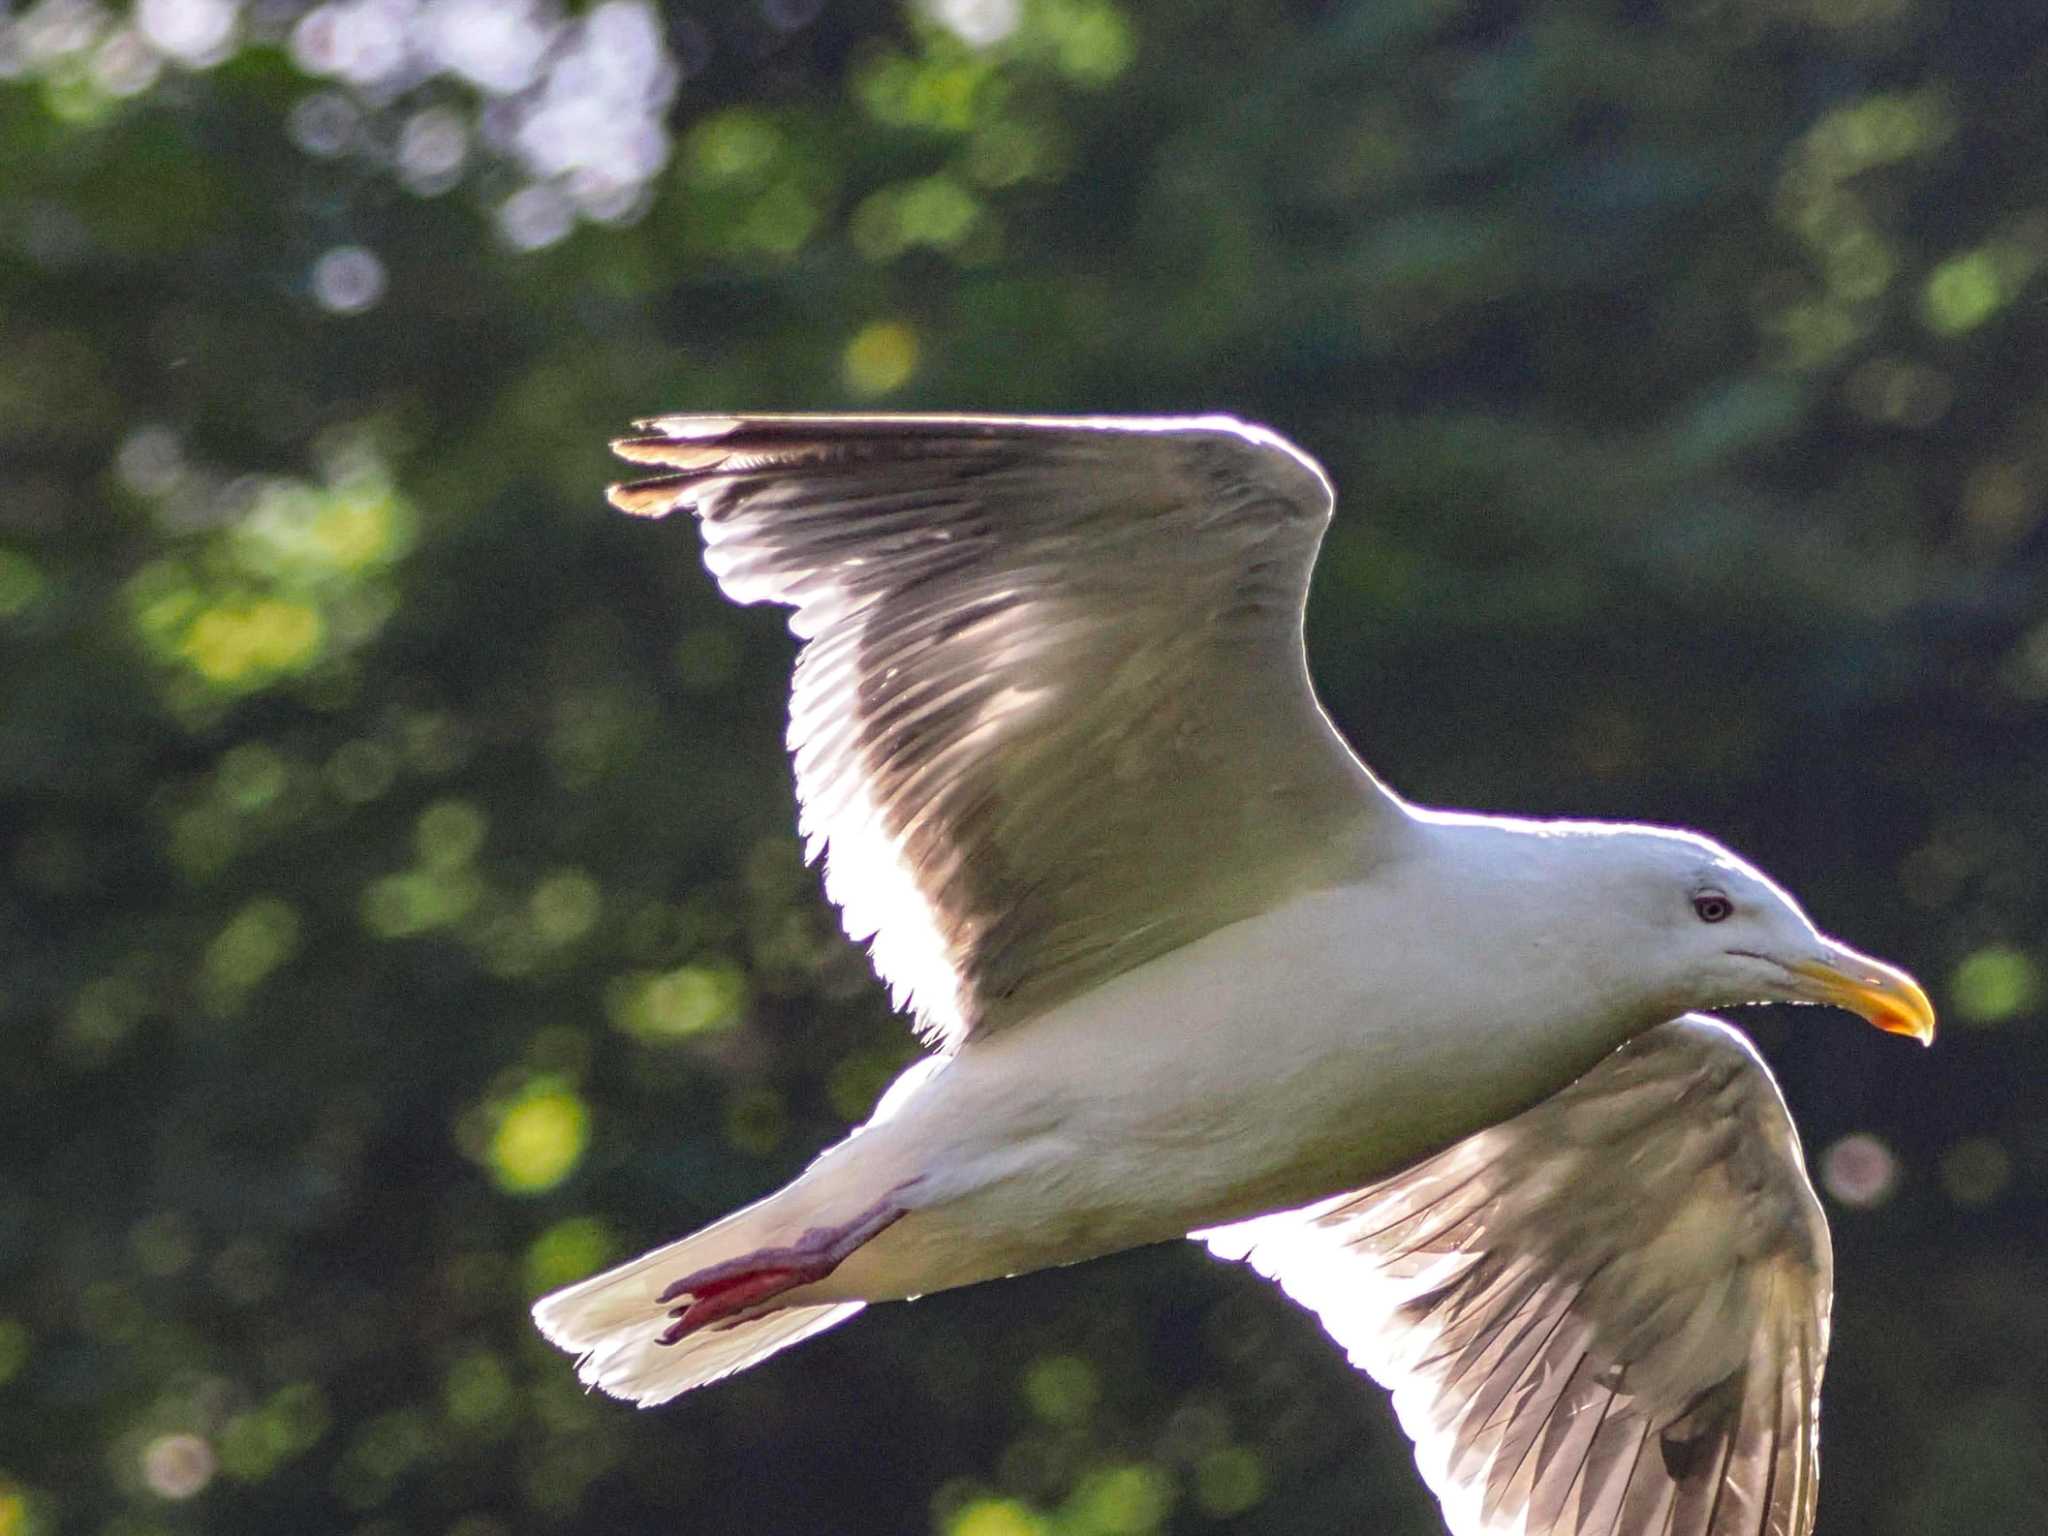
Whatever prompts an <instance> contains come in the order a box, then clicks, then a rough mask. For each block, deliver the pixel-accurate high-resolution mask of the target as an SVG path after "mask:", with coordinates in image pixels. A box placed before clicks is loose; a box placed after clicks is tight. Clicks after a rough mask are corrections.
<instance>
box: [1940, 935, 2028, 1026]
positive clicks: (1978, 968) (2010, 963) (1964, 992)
mask: <svg viewBox="0 0 2048 1536" xmlns="http://www.w3.org/2000/svg"><path fill="white" fill-rule="evenodd" d="M1949 991H1950V993H1951V994H1952V995H1953V997H1954V999H1955V1011H1956V1017H1957V1018H1959V1019H1961V1020H1962V1021H1963V1022H1964V1023H1966V1024H1978V1025H1997V1024H2004V1023H2006V1022H2007V1021H2009V1020H2011V1019H2014V1018H2017V1017H2019V1016H2020V1015H2021V1014H2024V1013H2028V1012H2031V1011H2032V1010H2033V1008H2034V1007H2035V1005H2036V1004H2038V1003H2039V1002H2040V999H2041V971H2040V967H2039V966H2037V965H2036V964H2035V963H2034V960H2033V957H2032V956H2031V955H2028V954H2026V953H2025V952H2024V951H2022V950H2018V949H2014V948H2012V947H2010V946H2008V945H2004V944H1993V945H1989V946H1987V947H1986V948H1983V949H1980V950H1977V951H1976V952H1975V953H1973V954H1971V955H1968V956H1966V957H1965V958H1964V960H1963V962H1962V964H1960V965H1958V966H1957V967H1956V970H1955V975H1954V976H1953V977H1952V978H1951V979H1950V982H1949Z"/></svg>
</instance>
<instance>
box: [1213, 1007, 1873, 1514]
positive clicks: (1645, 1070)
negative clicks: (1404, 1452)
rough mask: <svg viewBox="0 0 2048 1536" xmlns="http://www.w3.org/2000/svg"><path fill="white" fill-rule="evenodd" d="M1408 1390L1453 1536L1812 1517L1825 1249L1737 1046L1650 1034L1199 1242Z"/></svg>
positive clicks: (1786, 1145) (1755, 1074)
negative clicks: (1339, 1190)
mask: <svg viewBox="0 0 2048 1536" xmlns="http://www.w3.org/2000/svg"><path fill="white" fill-rule="evenodd" d="M1196 1236H1197V1237H1199V1238H1201V1239H1202V1240H1204V1241H1206V1242H1207V1243H1208V1245H1209V1247H1210V1249H1211V1250H1212V1251H1213V1252H1215V1253H1216V1254H1218V1255H1219V1256H1221V1257H1224V1258H1231V1259H1245V1260H1248V1261H1249V1262H1250V1263H1251V1265H1252V1266H1253V1267H1254V1268H1255V1269H1257V1270H1259V1271H1260V1272H1261V1273H1262V1274H1265V1275H1267V1276H1268V1277H1270V1278H1272V1279H1274V1280H1277V1281H1278V1282H1279V1283H1280V1285H1281V1286H1282V1287H1283V1288H1284V1289H1285V1290H1286V1291H1287V1293H1288V1294H1289V1295H1290V1296H1292V1297H1293V1298H1294V1299H1295V1300H1296V1301H1299V1302H1301V1303H1302V1304H1303V1305H1304V1306H1307V1307H1309V1308H1311V1309H1312V1310H1314V1311H1315V1312H1316V1313H1317V1314H1318V1315H1319V1316H1320V1317H1321V1319H1322V1322H1323V1325H1324V1327H1325V1328H1327V1329H1328V1330H1329V1332H1330V1334H1331V1336H1332V1337H1333V1338H1335V1339H1336V1340H1337V1342H1338V1343H1340V1344H1342V1345H1343V1346H1344V1347H1345V1349H1346V1350H1347V1351H1348V1352H1349V1354H1350V1357H1351V1360H1352V1362H1353V1363H1354V1364H1356V1365H1359V1366H1362V1367H1363V1368H1364V1369H1366V1370H1368V1371H1370V1372H1371V1373H1372V1374H1373V1375H1374V1376H1375V1377H1377V1378H1378V1379H1379V1380H1380V1381H1381V1382H1382V1383H1384V1384H1385V1385H1387V1386H1388V1387H1390V1388H1392V1389H1393V1394H1394V1407H1395V1410H1396V1411H1397V1413H1398V1414H1399V1416H1400V1419H1401V1424H1402V1427H1403V1428H1404V1429H1406V1430H1407V1432H1408V1434H1409V1435H1410V1437H1411V1438H1413V1440H1414V1441H1415V1455H1416V1461H1417V1463H1418V1465H1419V1466H1420V1467H1421V1469H1422V1473H1423V1476H1424V1477H1425V1478H1426V1479H1427V1480H1428V1482H1429V1485H1430V1487H1431V1489H1432V1490H1433V1491H1434V1492H1435V1493H1436V1495H1437V1497H1438V1498H1439V1499H1440V1500H1441V1501H1442V1504H1443V1510H1444V1518H1445V1521H1446V1523H1447V1524H1448V1525H1449V1526H1450V1529H1451V1530H1452V1532H1454V1533H1455V1536H1507V1533H1510V1532H1512V1533H1514V1536H1807V1533H1808V1532H1809V1531H1810V1530H1811V1529H1812V1526H1813V1513H1814V1500H1815V1495H1816V1491H1817V1486H1818V1479H1819V1445H1818V1439H1817V1415H1818V1412H1819V1404H1820V1379H1821V1368H1822V1365H1823V1363H1824V1362H1825V1360H1826V1356H1827V1345H1828V1311H1829V1305H1830V1301H1831V1298H1832V1295H1833V1259H1832V1255H1831V1249H1830V1246H1829V1240H1828V1231H1827V1223H1826V1220H1825V1218H1824V1217H1823V1216H1822V1214H1821V1209H1820V1204H1819V1202H1818V1200H1816V1198H1815V1197H1814V1193H1813V1187H1812V1185H1811V1184H1810V1183H1809V1182H1808V1181H1807V1177H1806V1171H1805V1166H1804V1162H1803V1160H1802V1158H1801V1155H1800V1150H1799V1139H1798V1136H1797V1134H1796V1132H1795V1131H1794V1130H1793V1127H1792V1121H1791V1118H1790V1116H1789V1115H1788V1114H1787V1112H1786V1110H1785V1105H1784V1101H1783V1100H1782V1099H1781V1098H1780V1097H1779V1095H1778V1090H1777V1085H1776V1084H1775V1083H1774V1082H1773V1081H1772V1080H1771V1076H1770V1073H1769V1071H1768V1069H1766V1068H1765V1066H1764V1064H1763V1062H1762V1060H1761V1059H1760V1058H1759V1057H1758V1056H1757V1054H1756V1052H1755V1050H1754V1049H1753V1048H1752V1047H1751V1046H1750V1044H1749V1042H1748V1041H1747V1040H1745V1039H1744V1038H1743V1037H1742V1036H1741V1035H1739V1034H1737V1033H1736V1032H1735V1031H1734V1030H1732V1029H1730V1028H1728V1027H1727V1026H1726V1025H1724V1024H1721V1023H1719V1022H1717V1021H1715V1020H1711V1019H1706V1018H1701V1017H1696V1016H1688V1017H1686V1018H1683V1019H1678V1020H1674V1021H1673V1022H1671V1023H1669V1024H1665V1025H1661V1026H1659V1027H1658V1028H1656V1029H1654V1030H1651V1031H1650V1032H1649V1033H1647V1034H1645V1035H1642V1036H1640V1037H1638V1038H1637V1039H1636V1040H1634V1041H1632V1042H1631V1043H1629V1044H1628V1045H1625V1046H1623V1047H1622V1048H1621V1049H1620V1050H1618V1051H1616V1052H1615V1053H1614V1054H1613V1055H1611V1056H1609V1057H1608V1058H1607V1059H1606V1060H1604V1061H1603V1062H1601V1063H1600V1065H1598V1066H1596V1067H1595V1068H1593V1070H1592V1071H1590V1072H1588V1073H1587V1074H1586V1075H1585V1076H1584V1077H1582V1078H1580V1079H1579V1080H1578V1081H1577V1082H1576V1083H1574V1084H1572V1086H1570V1087H1569V1088H1566V1089H1565V1090H1564V1091H1563V1092H1561V1093H1559V1094H1557V1095H1555V1096H1554V1097H1552V1098H1550V1099H1548V1100H1545V1101H1544V1102H1543V1103H1541V1104H1538V1105H1537V1106H1536V1107H1534V1108H1533V1109H1530V1110H1527V1111H1525V1112H1524V1113H1522V1114H1521V1115H1518V1116H1516V1117H1515V1118H1514V1119H1512V1120H1509V1121H1507V1122H1505V1123H1504V1124H1502V1125H1499V1126H1496V1127H1494V1128H1492V1129H1490V1130H1486V1131H1481V1132H1480V1133H1478V1134H1477V1135H1475V1136H1471V1137H1468V1138H1467V1139H1466V1140H1464V1141H1462V1142H1459V1143H1457V1144H1456V1145H1454V1146H1452V1147H1450V1148H1449V1149H1447V1150H1446V1151H1444V1152H1442V1153H1440V1154H1438V1155H1437V1156H1435V1157H1432V1158H1430V1159H1428V1160H1427V1161H1425V1162H1423V1163H1420V1164H1418V1165H1417V1166H1415V1167H1414V1168H1411V1169H1409V1170H1408V1171H1406V1172H1404V1173H1401V1174H1398V1175H1396V1176H1394V1177H1392V1178H1389V1179H1386V1180H1383V1181H1381V1182H1379V1183H1377V1184H1374V1185H1371V1186H1369V1187H1367V1188H1365V1189H1362V1190H1359V1191H1357V1192H1356V1193H1354V1194H1349V1195H1343V1196H1339V1197H1337V1198H1335V1199H1333V1200H1329V1201H1325V1202H1323V1203H1322V1204H1320V1205H1317V1206H1314V1207H1311V1208H1309V1209H1307V1210H1304V1211H1296V1212H1288V1213H1283V1214H1281V1215H1277V1216H1268V1217H1261V1218H1259V1219H1258V1220H1255V1221H1249V1222H1243V1223H1239V1224H1238V1225H1235V1226H1231V1227H1224V1228H1219V1229H1217V1230H1215V1231H1212V1232H1204V1233H1197V1234H1196Z"/></svg>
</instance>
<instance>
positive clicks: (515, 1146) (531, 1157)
mask: <svg viewBox="0 0 2048 1536" xmlns="http://www.w3.org/2000/svg"><path fill="white" fill-rule="evenodd" d="M589 1141H590V1112H589V1110H588V1109H586V1108H585V1107H584V1103H583V1100H582V1099H581V1098H579V1097H578V1096H577V1095H576V1094H574V1093H572V1092H570V1091H569V1090H568V1089H566V1088H563V1087H559V1086H556V1087H546V1086H535V1087H532V1088H529V1089H528V1091H527V1092H526V1093H525V1094H524V1095H522V1096H521V1097H520V1098H518V1099H515V1100H514V1101H513V1102H512V1103H511V1104H510V1105H508V1106H507V1107H506V1108H505V1110H504V1112H503V1113H502V1114H501V1115H500V1116H499V1118H498V1125H497V1129H496V1131H495V1132H493V1133H492V1136H491V1145H490V1167H491V1173H492V1176H493V1177H494V1178H496V1180H497V1182H498V1187H499V1188H501V1189H504V1190H507V1191H509V1192H510V1193H512V1194H518V1195H531V1194H539V1193H541V1192H543V1191H545V1190H550V1189H553V1188H554V1187H555V1186H556V1185H557V1184H559V1183H561V1182H562V1180H564V1179H566V1178H567V1177H568V1176H569V1175H570V1173H571V1172H573V1171H574V1170H575V1167H576V1165H577V1163H579V1162H580V1161H582V1158H583V1151H584V1148H585V1147H586V1146H587V1145H588V1144H589Z"/></svg>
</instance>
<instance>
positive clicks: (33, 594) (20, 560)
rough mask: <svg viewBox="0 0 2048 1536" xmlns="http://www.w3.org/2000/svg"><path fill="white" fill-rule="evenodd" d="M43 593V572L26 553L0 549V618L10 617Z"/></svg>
mask: <svg viewBox="0 0 2048 1536" xmlns="http://www.w3.org/2000/svg"><path fill="white" fill-rule="evenodd" d="M42 593H43V573H42V572H41V571H40V570H38V569H37V567H36V563H35V561H33V560H31V559H29V557H28V556H27V555H23V554H17V553H16V552H15V551H13V550H11V549H0V619H11V618H13V617H14V616H15V615H16V614H17V613H20V612H21V611H22V610H23V609H25V608H27V607H28V606H29V604H31V603H33V602H34V601H35V600H36V599H37V598H38V597H40V596H42Z"/></svg>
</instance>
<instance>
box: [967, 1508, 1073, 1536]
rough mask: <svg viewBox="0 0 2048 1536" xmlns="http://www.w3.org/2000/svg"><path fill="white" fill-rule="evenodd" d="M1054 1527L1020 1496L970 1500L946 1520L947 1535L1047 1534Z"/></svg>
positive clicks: (1010, 1535)
mask: <svg viewBox="0 0 2048 1536" xmlns="http://www.w3.org/2000/svg"><path fill="white" fill-rule="evenodd" d="M1051 1529H1052V1527H1051V1526H1050V1525H1048V1524H1047V1522H1046V1521H1045V1520H1043V1519H1042V1518H1040V1516H1039V1515H1038V1514H1037V1513H1036V1512H1035V1511H1034V1510H1033V1509H1032V1508H1031V1506H1030V1505H1028V1504H1023V1503H1019V1502H1018V1501H1017V1500H1016V1499H970V1500H969V1501H968V1502H967V1503H965V1504H963V1505H961V1506H960V1508H959V1509H958V1510H957V1511H955V1512H954V1514H953V1516H952V1518H951V1519H949V1520H948V1521H947V1522H946V1525H945V1530H946V1536H1047V1533H1048V1532H1050V1530H1051Z"/></svg>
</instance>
